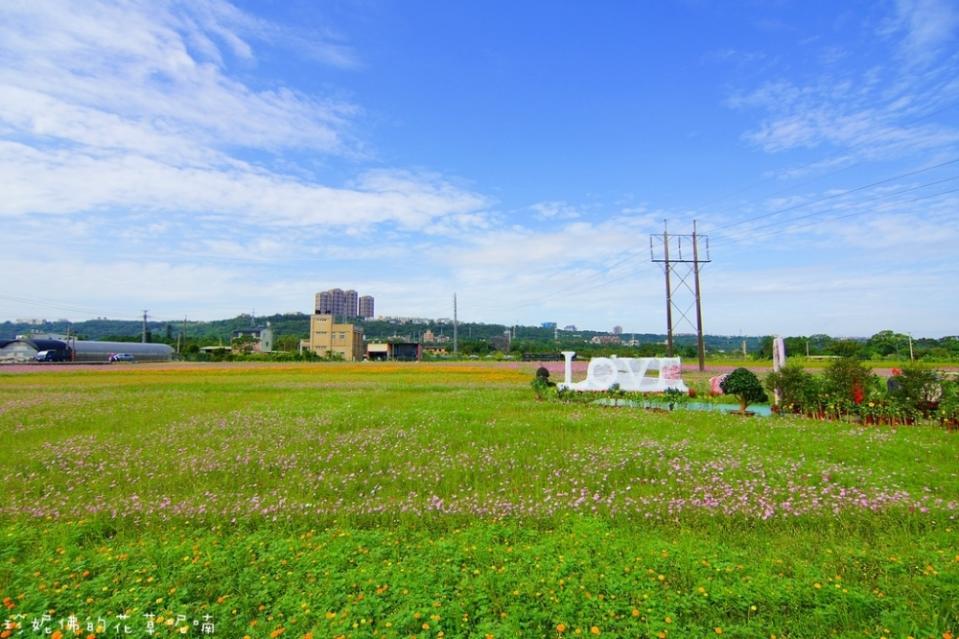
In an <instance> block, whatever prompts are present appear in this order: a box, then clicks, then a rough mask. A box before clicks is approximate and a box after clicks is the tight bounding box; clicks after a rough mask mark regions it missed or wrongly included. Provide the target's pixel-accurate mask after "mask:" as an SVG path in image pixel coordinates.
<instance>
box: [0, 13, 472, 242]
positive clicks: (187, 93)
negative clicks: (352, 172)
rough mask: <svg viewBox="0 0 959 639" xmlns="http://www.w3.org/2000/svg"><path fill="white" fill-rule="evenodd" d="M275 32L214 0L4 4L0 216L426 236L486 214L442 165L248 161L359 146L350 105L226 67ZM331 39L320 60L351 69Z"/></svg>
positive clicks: (351, 152)
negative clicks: (240, 222) (382, 230)
mask: <svg viewBox="0 0 959 639" xmlns="http://www.w3.org/2000/svg"><path fill="white" fill-rule="evenodd" d="M28 34H29V35H28ZM282 35H283V33H282V32H281V31H280V30H279V28H278V27H276V26H274V25H270V24H267V23H264V22H263V21H260V20H259V19H257V18H254V17H252V16H250V15H248V14H245V13H243V12H241V11H239V10H238V9H236V8H235V7H233V6H232V5H230V4H228V3H225V2H220V1H218V0H207V1H205V2H195V3H193V2H191V3H187V4H185V5H184V4H178V3H149V2H142V3H141V2H132V3H122V4H118V3H113V2H94V3H69V2H60V3H28V2H15V3H9V4H6V5H4V6H3V7H0V61H2V63H3V64H2V65H0V103H3V105H4V108H3V109H2V110H0V179H2V181H3V182H4V183H5V184H8V185H10V187H9V188H8V189H6V192H5V197H4V199H3V201H2V202H0V215H6V216H11V215H13V216H18V215H35V214H39V213H45V214H61V215H66V214H85V213H89V212H91V211H97V212H101V213H103V214H110V215H112V216H114V217H117V216H120V217H122V216H124V215H128V212H129V211H134V212H136V211H153V212H159V211H162V212H166V213H167V214H169V215H173V216H187V217H188V218H193V217H195V216H197V215H214V216H221V217H223V218H224V219H228V218H236V217H240V218H243V219H245V220H247V221H255V222H256V223H257V224H261V225H265V226H270V225H278V226H290V225H294V226H304V225H317V224H321V225H332V226H338V227H346V228H349V229H354V230H355V229H360V228H362V227H364V226H369V225H376V224H395V225H398V226H399V227H401V228H405V229H422V228H426V227H429V228H431V229H432V231H433V232H437V231H438V230H442V229H443V228H446V227H448V228H449V230H450V232H453V231H455V230H456V229H459V228H461V227H462V226H463V224H464V223H469V224H472V225H475V224H479V223H481V222H482V218H483V217H484V216H483V213H482V211H481V209H483V208H484V207H485V206H486V205H487V200H486V199H485V198H484V197H482V196H480V195H477V194H475V193H471V192H469V191H467V190H465V189H462V188H459V187H456V186H454V185H453V184H452V183H451V182H449V181H448V180H446V179H444V178H442V177H441V176H437V175H433V174H423V173H411V172H408V171H402V170H386V169H376V170H367V171H363V172H360V174H359V176H358V177H357V178H356V179H355V180H354V181H353V185H351V186H349V187H339V186H336V185H327V184H321V183H318V182H317V181H316V180H315V179H312V178H311V177H310V176H304V175H297V176H294V175H290V174H288V173H283V172H279V171H275V170H271V169H270V168H268V165H267V164H264V163H262V162H260V163H254V162H252V161H251V160H250V157H251V156H250V152H253V153H256V154H259V155H260V156H261V157H264V158H266V159H267V160H268V159H269V158H270V157H272V156H273V154H274V152H277V151H284V152H287V151H291V150H292V151H300V152H305V153H313V154H333V155H338V156H346V157H347V158H351V159H358V158H361V157H363V156H364V155H366V151H365V150H364V145H363V144H362V143H361V142H359V141H358V139H357V138H356V136H355V135H354V134H353V132H352V131H353V128H354V121H355V119H356V118H357V117H358V115H359V114H360V109H359V108H358V107H356V106H355V105H353V104H349V103H346V102H343V101H337V100H332V99H328V98H324V97H317V96H311V95H304V94H302V93H299V92H296V91H293V90H291V89H289V88H286V87H283V86H270V87H253V86H250V85H248V84H244V83H243V82H240V81H239V80H237V79H236V77H235V74H233V73H232V72H231V65H232V63H231V62H229V61H227V58H228V57H229V56H234V57H236V58H239V60H240V63H241V64H255V50H254V48H253V46H252V44H251V40H256V39H264V38H266V39H269V38H272V39H274V40H280V39H281V36H282ZM291 35H292V36H293V39H294V40H295V39H296V37H298V36H297V34H295V33H293V34H291ZM321 45H322V40H320V42H319V44H317V45H315V46H316V47H319V46H321ZM337 47H339V48H337V49H335V50H336V51H339V53H337V54H336V55H334V56H333V57H334V58H336V59H334V60H331V62H332V63H334V64H340V63H342V64H346V63H347V60H346V59H345V57H344V56H347V53H348V50H345V49H343V50H341V49H342V47H341V46H340V45H337ZM314 53H317V52H314ZM320 57H322V56H320ZM340 58H343V59H342V60H340ZM4 138H5V140H4ZM447 218H449V219H450V220H451V221H450V222H446V223H445V224H441V223H440V221H441V220H444V219H447ZM224 232H228V229H224Z"/></svg>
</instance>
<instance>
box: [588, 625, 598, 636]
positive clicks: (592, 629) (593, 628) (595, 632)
mask: <svg viewBox="0 0 959 639" xmlns="http://www.w3.org/2000/svg"><path fill="white" fill-rule="evenodd" d="M600 632H601V631H600V629H599V626H590V628H589V634H591V635H598V634H599V633H600Z"/></svg>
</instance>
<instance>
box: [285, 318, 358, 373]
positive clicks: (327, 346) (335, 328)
mask: <svg viewBox="0 0 959 639" xmlns="http://www.w3.org/2000/svg"><path fill="white" fill-rule="evenodd" d="M333 317H334V316H333V315H331V314H329V313H322V314H321V313H316V314H314V315H312V316H311V317H310V339H309V340H304V341H303V342H301V343H300V347H301V348H304V347H306V348H309V349H310V350H311V351H313V352H314V353H316V354H317V355H319V356H320V357H336V356H339V357H342V358H343V359H344V360H346V361H348V362H355V361H357V360H361V359H363V355H365V353H366V349H365V348H364V345H363V329H362V328H360V327H358V326H355V325H353V324H338V323H336V322H334V321H333Z"/></svg>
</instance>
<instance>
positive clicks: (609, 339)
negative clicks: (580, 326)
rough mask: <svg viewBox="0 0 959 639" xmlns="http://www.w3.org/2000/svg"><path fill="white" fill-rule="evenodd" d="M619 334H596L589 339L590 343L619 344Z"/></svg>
mask: <svg viewBox="0 0 959 639" xmlns="http://www.w3.org/2000/svg"><path fill="white" fill-rule="evenodd" d="M621 342H622V340H621V339H620V337H619V335H597V336H595V337H593V338H592V339H591V340H589V343H590V344H620V343H621Z"/></svg>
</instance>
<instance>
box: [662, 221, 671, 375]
mask: <svg viewBox="0 0 959 639" xmlns="http://www.w3.org/2000/svg"><path fill="white" fill-rule="evenodd" d="M663 257H664V258H665V260H666V354H667V355H669V356H670V357H672V356H673V287H672V286H670V284H669V231H668V227H667V222H666V220H663Z"/></svg>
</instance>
